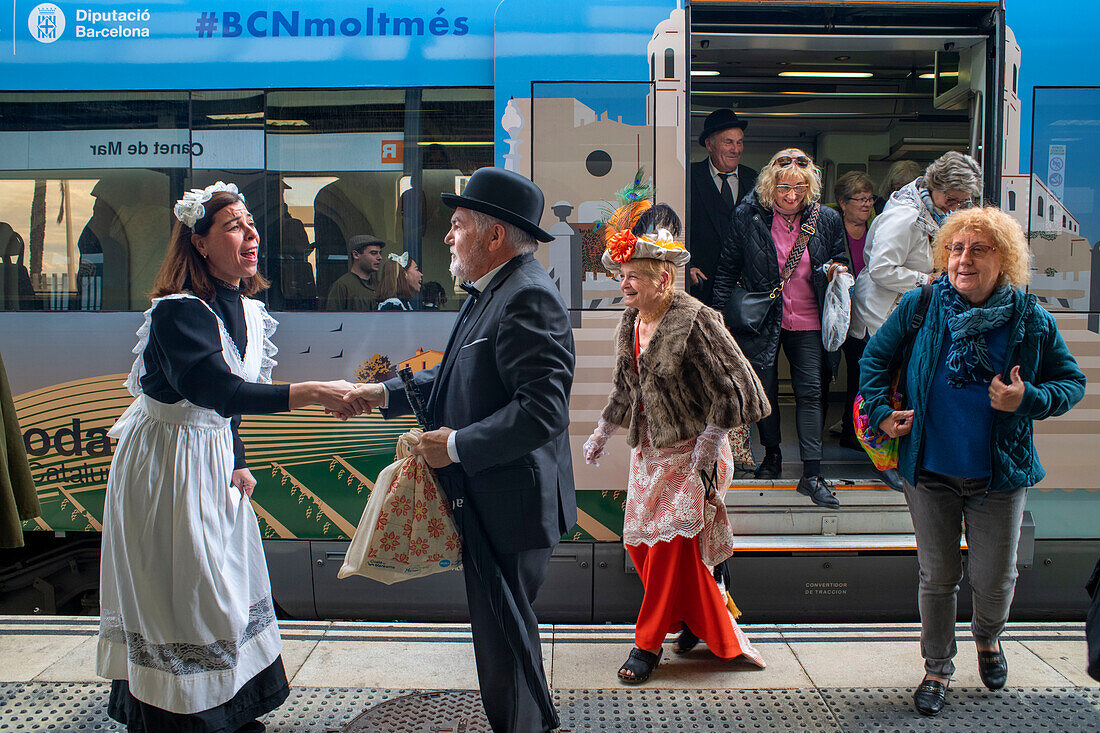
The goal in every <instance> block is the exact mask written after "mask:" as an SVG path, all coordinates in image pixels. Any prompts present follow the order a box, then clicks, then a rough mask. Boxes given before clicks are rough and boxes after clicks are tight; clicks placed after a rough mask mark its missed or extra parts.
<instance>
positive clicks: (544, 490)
mask: <svg viewBox="0 0 1100 733" xmlns="http://www.w3.org/2000/svg"><path fill="white" fill-rule="evenodd" d="M442 196H443V202H444V203H445V204H446V205H448V206H450V207H452V208H453V209H454V214H453V216H452V217H451V230H450V231H449V232H448V233H447V237H446V240H445V241H446V242H447V244H449V245H450V246H451V272H452V273H453V274H454V275H455V276H456V277H458V278H460V279H462V280H463V281H465V283H466V285H465V287H466V289H467V291H468V292H470V293H471V296H470V298H469V299H467V301H466V302H465V303H464V304H463V306H462V310H461V311H460V312H459V315H458V321H457V322H456V324H455V327H454V330H453V331H452V332H451V337H450V341H449V343H448V344H447V349H446V351H445V352H444V355H443V361H442V362H440V364H439V365H438V366H436V367H434V368H432V369H429V370H425V371H421V372H418V373H417V374H416V375H415V381H416V383H417V385H418V386H420V387H421V391H422V393H423V394H426V395H428V397H427V402H426V405H425V408H426V411H427V413H428V415H429V416H430V417H431V418H432V420H433V421H434V424H435V425H438V426H441V427H439V428H438V429H436V430H432V431H429V432H426V433H424V434H423V435H422V436H421V437H420V442H419V444H418V445H417V446H416V447H415V448H414V452H416V453H418V454H420V455H422V456H423V457H424V458H425V460H426V461H427V462H428V464H429V465H430V466H432V467H433V468H435V469H436V470H437V475H438V476H439V478H440V481H441V483H443V485H444V489H445V490H447V493H448V495H449V496H451V498H452V501H453V502H455V495H456V493H457V495H459V496H463V497H464V501H463V502H462V505H461V506H456V507H455V518H456V521H457V523H458V526H459V530H460V532H462V535H463V538H462V539H463V547H462V558H463V566H464V575H465V579H466V597H467V599H468V601H469V605H470V622H471V625H472V626H473V634H474V655H475V658H476V661H477V670H478V680H479V682H480V686H481V698H482V702H483V703H484V705H485V712H486V715H487V717H488V719H489V722H490V724H491V725H492V728H493V730H494V731H495V732H496V733H545V731H548V730H551V729H553V728H555V727H556V726H557V720H556V714H554V713H553V707H552V704H551V703H549V700H550V697H549V691H548V690H547V687H546V679H545V676H544V674H543V671H542V653H541V648H540V643H539V635H538V621H537V619H536V618H535V614H534V611H533V610H532V608H531V604H532V602H533V601H534V600H535V594H536V593H537V592H538V589H539V587H540V586H541V585H542V582H543V580H544V579H545V578H546V572H547V569H548V566H549V563H550V554H551V552H552V550H553V548H554V546H555V545H556V544H557V543H558V540H559V539H560V538H561V536H562V534H563V533H564V532H565V531H566V530H568V529H569V528H570V527H572V526H573V524H574V523H575V522H576V519H577V503H576V496H575V494H574V489H573V464H572V461H571V458H570V449H569V435H568V426H569V391H570V389H571V387H572V383H573V367H574V363H575V355H574V348H573V333H572V329H571V328H570V323H569V314H568V311H567V310H566V308H565V304H564V303H563V302H562V299H561V296H560V295H559V293H558V290H557V288H556V287H555V285H554V284H553V282H552V281H551V280H550V277H549V275H548V274H547V272H546V270H545V268H544V267H543V266H542V265H541V264H539V262H538V261H537V260H536V259H535V258H534V254H533V253H534V251H535V249H536V247H537V246H538V244H537V242H536V240H539V241H543V242H548V241H550V240H551V239H552V237H551V236H550V235H549V234H547V233H546V232H545V231H543V230H542V229H540V228H539V226H538V222H539V219H540V218H541V216H542V210H543V194H542V191H541V190H539V188H538V186H536V185H535V184H534V183H532V182H531V181H529V180H527V179H526V178H524V177H523V176H520V175H518V174H516V173H513V172H511V171H506V170H503V169H500V168H482V169H481V170H478V171H477V172H475V173H474V174H473V176H471V178H470V180H469V182H468V183H467V184H466V188H465V190H464V191H463V193H462V195H460V196H459V195H455V194H448V193H445V194H443V195H442ZM347 399H349V401H352V402H356V401H359V404H358V405H357V406H358V407H360V409H361V410H363V411H369V410H370V409H372V408H374V407H381V408H382V414H383V415H384V416H385V417H387V418H388V417H391V416H395V415H401V414H407V413H408V412H409V411H410V405H409V400H408V396H407V394H406V392H405V389H404V387H403V385H402V382H401V380H400V379H393V380H389V381H387V382H385V383H384V384H382V385H377V384H374V385H357V387H356V390H355V391H353V392H352V393H349V397H348V398H347ZM456 481H457V482H459V484H460V485H459V489H458V491H457V492H454V491H452V489H453V487H454V483H453V482H456ZM455 503H456V504H457V503H458V502H455ZM463 512H472V515H473V516H472V517H471V515H470V514H467V515H465V516H463V514H462V513H463ZM471 518H472V519H474V520H475V521H474V523H475V524H477V525H480V530H481V531H480V534H481V537H480V538H479V537H477V536H473V534H474V533H472V532H468V530H470V529H471V527H470V525H469V520H470V519H471ZM479 543H481V544H480V546H479ZM485 550H488V552H487V553H486V552H485ZM479 551H481V552H480V555H479V556H472V555H477V554H478V552H479ZM486 557H490V559H491V562H490V563H489V564H490V565H493V566H496V567H495V568H493V567H488V568H486V567H485V566H484V565H485V560H486ZM479 563H480V564H481V567H480V568H479V567H478V566H479ZM498 573H499V574H498ZM494 580H495V582H496V583H497V584H498V585H497V588H498V590H499V589H500V587H501V586H500V584H501V582H502V583H503V586H506V587H505V588H504V593H503V595H508V594H510V595H511V596H512V597H514V599H515V613H514V614H512V617H513V619H518V623H513V624H512V625H511V630H512V633H511V634H510V635H509V628H508V624H507V623H506V622H505V621H507V620H505V621H502V620H501V618H500V611H499V608H494V607H493V604H494V602H495V603H496V605H497V606H499V605H500V598H499V597H500V595H502V593H499V592H494V591H493V589H492V583H493V582H494ZM517 632H518V633H517ZM519 637H525V641H524V644H525V645H526V647H527V650H528V652H529V653H530V654H529V656H528V657H527V659H528V660H533V661H534V664H533V665H528V666H527V667H524V665H523V664H522V660H517V658H516V657H517V655H516V653H515V646H516V639H517V638H519ZM543 696H544V697H543ZM540 698H541V699H542V700H543V701H544V702H543V705H542V707H541V708H540V704H539V702H538V700H539V699H540ZM547 705H549V714H548V713H547V710H546V706H547ZM548 718H549V719H548Z"/></svg>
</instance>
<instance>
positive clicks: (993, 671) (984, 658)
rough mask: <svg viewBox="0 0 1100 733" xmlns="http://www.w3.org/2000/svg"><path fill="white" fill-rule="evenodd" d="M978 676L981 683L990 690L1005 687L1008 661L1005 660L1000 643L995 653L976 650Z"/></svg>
mask: <svg viewBox="0 0 1100 733" xmlns="http://www.w3.org/2000/svg"><path fill="white" fill-rule="evenodd" d="M978 674H979V675H981V678H982V682H983V683H984V684H985V686H986V687H988V688H989V689H991V690H999V689H1001V688H1002V687H1004V686H1005V681H1006V680H1007V679H1008V660H1007V659H1005V652H1004V649H1002V648H1001V644H1000V642H998V643H997V651H995V652H984V651H982V650H981V649H979V650H978Z"/></svg>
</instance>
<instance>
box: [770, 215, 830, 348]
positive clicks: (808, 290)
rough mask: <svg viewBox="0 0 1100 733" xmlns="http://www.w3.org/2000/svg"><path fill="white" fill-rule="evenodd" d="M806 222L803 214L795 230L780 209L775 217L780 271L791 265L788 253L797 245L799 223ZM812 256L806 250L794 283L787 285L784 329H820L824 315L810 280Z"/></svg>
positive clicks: (796, 223) (784, 302) (796, 222)
mask: <svg viewBox="0 0 1100 733" xmlns="http://www.w3.org/2000/svg"><path fill="white" fill-rule="evenodd" d="M801 224H802V215H801V214H799V215H798V216H796V217H795V220H794V230H793V231H792V230H791V229H788V228H787V222H786V220H785V219H784V218H783V216H782V215H781V214H780V213H779V212H778V211H776V212H774V216H773V217H772V241H773V242H775V253H776V256H778V257H779V274H780V275H782V274H783V266H784V265H785V264H787V256H788V255H789V254H790V253H791V248H792V247H794V240H796V239H798V233H799V226H800V225H801ZM810 275H811V271H810V255H809V253H807V252H803V253H802V259H800V260H799V261H798V267H796V268H794V273H793V274H792V275H791V280H790V282H788V283H787V287H785V288H783V328H785V329H787V330H788V331H820V330H821V315H820V314H819V313H818V312H817V296H815V295H814V288H813V285H812V284H811V282H810Z"/></svg>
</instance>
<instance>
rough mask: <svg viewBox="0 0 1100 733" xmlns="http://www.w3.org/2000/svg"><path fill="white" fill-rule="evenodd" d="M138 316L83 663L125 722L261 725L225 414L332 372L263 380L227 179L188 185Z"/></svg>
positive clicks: (250, 253) (296, 395) (255, 556)
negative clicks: (89, 654) (129, 400)
mask: <svg viewBox="0 0 1100 733" xmlns="http://www.w3.org/2000/svg"><path fill="white" fill-rule="evenodd" d="M174 213H175V215H176V218H177V219H178V220H179V224H177V225H176V227H175V229H174V230H173V233H172V239H171V242H170V243H169V246H168V254H167V256H166V258H165V260H164V263H163V264H162V265H161V269H160V272H159V274H158V275H157V279H156V283H155V285H154V292H153V304H152V307H151V308H150V309H149V310H148V311H146V312H145V322H144V324H143V325H142V327H141V329H140V330H139V331H138V344H137V346H136V347H135V348H134V353H135V354H137V359H136V360H135V361H134V365H133V368H132V369H131V371H130V376H129V378H128V379H127V380H126V386H127V388H128V389H129V390H130V393H131V394H132V395H133V396H134V398H135V400H134V402H133V404H131V405H130V407H129V408H128V409H127V410H126V412H125V413H123V415H122V417H121V418H120V419H119V420H118V422H117V423H115V425H114V427H113V428H112V429H111V431H110V435H111V437H113V438H115V439H116V440H117V441H118V443H117V445H116V447H115V452H114V458H113V459H112V461H111V470H110V474H109V477H108V480H107V496H106V501H105V503H104V507H103V553H102V562H101V569H100V614H101V615H100V630H99V649H98V659H97V663H96V672H97V673H98V674H99V675H101V676H103V677H106V678H108V679H110V680H112V681H113V682H112V684H111V695H110V700H109V702H108V710H107V712H108V714H109V715H110V716H111V717H112V718H113V719H115V720H117V721H119V722H120V723H123V724H124V725H126V726H127V728H128V730H130V731H155V733H170V732H171V731H188V732H189V733H191V732H194V733H200V732H201V733H214V732H221V731H249V732H252V731H263V730H264V725H263V723H261V722H259V721H258V720H257V718H258V717H259V716H261V715H263V714H265V713H267V712H269V711H271V710H273V709H274V708H276V707H278V706H279V705H280V704H282V702H283V701H284V700H285V699H286V697H287V695H288V693H289V688H288V685H287V679H286V673H285V671H284V670H283V663H282V659H281V657H280V652H281V650H282V642H281V640H280V638H279V628H278V625H277V624H276V622H275V609H274V606H273V604H272V600H271V587H270V583H269V581H268V575H267V565H266V563H265V560H264V553H263V546H262V544H261V540H260V533H259V528H258V526H257V521H256V514H255V512H254V511H253V509H252V504H251V503H250V501H249V497H251V495H252V490H253V488H254V487H255V486H256V480H255V479H254V478H253V476H252V474H251V473H250V472H249V470H248V467H247V464H246V462H245V456H244V444H243V443H242V442H241V439H240V437H239V435H238V432H237V426H238V424H239V422H240V415H242V414H246V413H271V412H280V411H283V410H287V409H293V408H297V407H303V406H306V405H311V404H321V405H324V406H325V407H326V408H327V409H329V410H332V411H333V412H338V413H341V414H344V413H345V412H346V410H347V408H346V406H345V404H344V403H343V400H342V396H343V394H344V393H346V392H347V391H348V389H350V388H351V385H350V384H348V383H347V382H344V381H337V382H301V383H297V384H283V385H272V384H270V382H271V369H272V367H274V366H275V360H274V358H273V357H274V356H275V353H276V351H277V349H276V348H275V345H274V344H273V343H272V342H271V336H272V334H273V333H274V332H275V326H276V322H275V320H274V319H273V318H272V317H271V316H269V315H268V314H267V311H266V310H265V309H264V306H263V304H262V303H260V302H259V301H257V300H253V299H251V298H249V297H247V296H250V295H253V294H255V293H256V292H258V291H259V290H261V289H263V288H264V287H266V285H267V282H266V281H265V280H264V278H263V277H262V276H260V275H259V274H257V259H258V252H259V236H258V234H257V232H256V228H255V225H254V223H253V221H252V216H251V214H249V212H248V209H247V208H246V207H245V202H244V197H243V196H241V195H240V194H239V193H238V191H237V187H236V186H235V185H233V184H225V183H222V182H221V181H219V182H218V183H216V184H214V185H212V186H208V187H207V188H206V189H203V190H193V191H191V192H189V193H187V194H186V195H185V196H184V198H183V199H181V200H180V201H179V202H177V203H176V206H175V208H174Z"/></svg>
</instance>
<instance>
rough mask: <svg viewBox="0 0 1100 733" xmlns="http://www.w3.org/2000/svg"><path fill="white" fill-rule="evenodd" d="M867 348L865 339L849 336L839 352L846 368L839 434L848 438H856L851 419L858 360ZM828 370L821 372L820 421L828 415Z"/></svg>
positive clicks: (854, 402) (854, 400) (857, 378)
mask: <svg viewBox="0 0 1100 733" xmlns="http://www.w3.org/2000/svg"><path fill="white" fill-rule="evenodd" d="M866 346H867V339H857V338H852V337H851V336H849V337H848V338H846V339H844V343H843V344H841V346H840V351H841V353H842V354H844V361H845V362H847V365H848V368H847V372H846V377H845V380H844V412H843V413H842V414H841V428H840V434H841V435H842V436H845V435H846V436H848V437H850V438H855V437H856V426H855V421H854V420H853V419H852V410H853V409H854V407H855V404H856V393H857V392H859V360H860V357H862V356H863V349H864V347H866ZM834 353H835V352H834ZM829 379H830V374H829V370H828V369H826V368H824V365H823V368H822V370H821V410H822V412H821V419H822V420H825V419H826V416H827V415H828V414H829V384H830V382H829Z"/></svg>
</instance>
